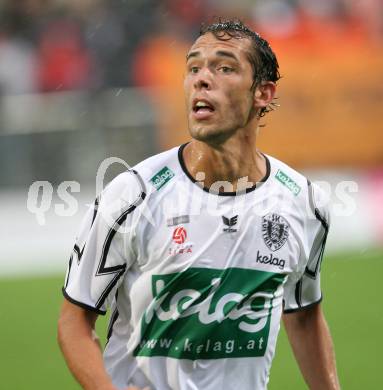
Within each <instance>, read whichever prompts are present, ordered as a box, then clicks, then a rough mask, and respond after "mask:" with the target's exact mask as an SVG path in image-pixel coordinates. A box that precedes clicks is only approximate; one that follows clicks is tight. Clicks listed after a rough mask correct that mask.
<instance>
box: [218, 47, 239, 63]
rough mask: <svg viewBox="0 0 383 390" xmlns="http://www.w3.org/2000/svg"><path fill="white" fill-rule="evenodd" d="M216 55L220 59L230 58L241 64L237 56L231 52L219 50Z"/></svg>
mask: <svg viewBox="0 0 383 390" xmlns="http://www.w3.org/2000/svg"><path fill="white" fill-rule="evenodd" d="M215 54H216V55H217V56H219V57H228V58H232V59H233V60H236V61H237V62H239V60H238V58H237V56H236V55H235V54H234V53H232V52H231V51H225V50H218V51H217V52H216V53H215Z"/></svg>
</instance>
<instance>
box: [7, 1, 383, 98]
mask: <svg viewBox="0 0 383 390" xmlns="http://www.w3.org/2000/svg"><path fill="white" fill-rule="evenodd" d="M217 15H223V16H238V17H243V18H244V19H245V20H246V21H247V22H248V23H250V24H251V25H252V26H253V27H254V28H255V29H256V30H257V31H259V32H261V33H263V34H265V35H266V37H267V38H269V39H271V40H272V42H276V44H278V43H281V44H282V45H281V46H283V45H287V46H288V45H291V44H300V45H306V46H308V47H309V46H310V42H312V41H313V40H315V42H316V43H318V42H321V41H322V42H323V43H324V46H326V47H328V46H329V42H333V41H339V39H344V40H349V41H353V40H358V41H359V42H363V41H366V42H367V41H368V42H369V44H374V45H375V44H376V45H380V46H381V45H382V42H383V2H382V1H381V0H363V1H362V0H320V1H318V0H267V1H266V0H236V1H235V2H234V1H232V0H65V1H64V0H17V1H16V0H3V1H1V2H0V95H13V94H22V93H31V92H32V93H33V92H51V91H65V90H82V89H87V90H98V89H101V88H109V87H127V86H149V85H163V84H169V83H172V82H173V80H174V78H175V77H178V76H179V75H178V76H177V75H174V72H173V70H174V69H175V67H174V66H178V65H182V64H181V62H183V61H184V54H185V50H186V47H187V45H188V44H189V42H190V41H191V40H192V39H193V38H194V37H195V36H196V34H197V33H198V30H199V26H200V23H201V22H202V21H206V20H210V19H212V17H214V16H217ZM317 46H318V45H317ZM172 65H174V66H172Z"/></svg>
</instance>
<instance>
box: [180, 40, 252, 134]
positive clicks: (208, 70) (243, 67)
mask: <svg viewBox="0 0 383 390" xmlns="http://www.w3.org/2000/svg"><path fill="white" fill-rule="evenodd" d="M249 51H250V40H249V39H248V38H242V39H236V38H231V39H230V40H227V41H223V40H219V39H217V38H215V36H214V35H213V34H211V33H207V34H205V35H202V36H201V37H199V38H198V39H197V41H196V42H195V43H194V45H193V46H192V47H191V49H190V51H189V53H188V55H187V71H186V76H185V80H184V89H185V97H186V106H187V113H188V123H189V131H190V134H191V136H192V137H193V138H195V139H197V140H200V141H205V142H209V141H210V142H220V141H224V140H225V139H227V138H228V137H230V136H231V135H232V134H234V133H235V131H236V130H237V129H238V128H243V127H245V126H246V125H247V124H248V122H249V121H250V120H251V119H252V118H253V117H254V111H255V108H254V91H252V88H251V86H252V84H253V69H252V66H251V64H250V62H249V60H248V56H247V55H248V53H249Z"/></svg>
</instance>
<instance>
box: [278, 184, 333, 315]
mask: <svg viewBox="0 0 383 390" xmlns="http://www.w3.org/2000/svg"><path fill="white" fill-rule="evenodd" d="M308 194H309V205H308V206H309V209H310V211H311V212H312V213H313V215H312V216H311V218H309V219H308V220H307V222H306V224H305V226H306V227H305V233H306V234H305V237H302V246H303V245H306V248H307V250H306V248H303V247H302V248H301V257H302V258H301V259H300V262H301V263H302V264H303V269H302V272H301V273H300V277H299V278H294V276H292V277H291V278H288V280H287V282H286V285H285V292H284V312H285V313H289V312H294V311H297V310H301V309H305V308H307V307H310V306H311V305H314V304H316V303H319V302H320V301H321V300H322V292H321V287H320V268H321V263H322V259H323V254H324V250H325V245H326V240H327V235H328V231H329V223H330V218H329V217H330V215H329V207H328V203H329V201H328V197H327V195H326V194H325V193H324V192H323V191H322V190H321V189H320V188H319V187H318V186H316V185H313V184H311V183H310V182H308ZM306 253H308V256H307V255H306Z"/></svg>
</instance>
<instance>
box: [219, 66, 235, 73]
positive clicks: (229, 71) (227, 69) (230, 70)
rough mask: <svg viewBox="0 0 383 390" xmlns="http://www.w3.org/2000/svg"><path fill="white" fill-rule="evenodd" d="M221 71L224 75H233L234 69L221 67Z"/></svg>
mask: <svg viewBox="0 0 383 390" xmlns="http://www.w3.org/2000/svg"><path fill="white" fill-rule="evenodd" d="M219 70H220V71H221V72H222V73H231V72H232V71H233V68H230V67H229V66H221V67H220V68H219Z"/></svg>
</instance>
